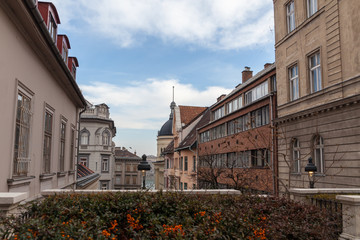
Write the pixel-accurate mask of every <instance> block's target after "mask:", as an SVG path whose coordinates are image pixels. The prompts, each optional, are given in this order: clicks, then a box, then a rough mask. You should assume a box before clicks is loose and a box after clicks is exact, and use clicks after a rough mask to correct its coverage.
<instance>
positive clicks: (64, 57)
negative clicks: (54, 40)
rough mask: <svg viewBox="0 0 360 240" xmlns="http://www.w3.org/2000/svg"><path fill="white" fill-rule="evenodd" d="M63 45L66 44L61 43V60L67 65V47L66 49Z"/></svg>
mask: <svg viewBox="0 0 360 240" xmlns="http://www.w3.org/2000/svg"><path fill="white" fill-rule="evenodd" d="M65 44H66V43H65V42H63V47H62V54H61V57H62V58H63V60H64V62H65V63H66V65H67V61H68V49H67V47H66V45H65Z"/></svg>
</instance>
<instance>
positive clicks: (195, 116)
mask: <svg viewBox="0 0 360 240" xmlns="http://www.w3.org/2000/svg"><path fill="white" fill-rule="evenodd" d="M206 109H207V108H206V107H195V106H175V107H174V109H173V112H174V117H173V123H172V132H173V140H172V141H171V142H170V143H169V145H168V146H167V147H166V148H165V150H163V153H162V156H164V164H165V169H164V185H165V188H166V189H181V190H186V189H194V188H196V173H195V172H194V171H193V170H194V166H193V164H194V163H195V164H196V160H197V156H196V148H192V147H195V146H196V143H195V142H193V141H191V140H194V139H192V135H190V136H189V134H190V133H191V134H195V133H194V131H192V130H193V129H194V127H196V126H197V124H198V122H199V121H200V120H201V119H202V116H203V113H204V112H205V111H206ZM195 135H196V134H195ZM187 136H189V137H188V138H187ZM179 147H180V148H179ZM195 169H196V167H195Z"/></svg>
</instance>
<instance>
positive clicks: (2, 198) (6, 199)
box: [0, 192, 28, 206]
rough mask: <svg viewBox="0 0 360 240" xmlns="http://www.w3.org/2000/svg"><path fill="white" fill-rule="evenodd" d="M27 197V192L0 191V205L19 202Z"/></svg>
mask: <svg viewBox="0 0 360 240" xmlns="http://www.w3.org/2000/svg"><path fill="white" fill-rule="evenodd" d="M27 198H28V193H17V192H0V206H1V205H12V204H16V203H19V202H21V201H23V200H26V199H27Z"/></svg>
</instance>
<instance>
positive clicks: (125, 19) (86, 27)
mask: <svg viewBox="0 0 360 240" xmlns="http://www.w3.org/2000/svg"><path fill="white" fill-rule="evenodd" d="M53 2H54V4H55V5H56V7H57V8H58V11H59V14H60V18H61V21H62V25H63V26H62V27H64V28H65V29H67V30H74V28H77V30H78V31H91V32H93V33H94V34H97V35H99V34H101V36H103V37H106V38H108V39H111V40H112V41H113V42H114V43H116V44H117V45H119V46H121V47H131V46H134V45H139V44H141V43H142V41H146V39H147V38H149V37H151V38H153V37H155V38H160V39H162V40H163V41H164V42H172V43H173V42H174V43H179V44H189V45H196V46H202V47H205V48H210V49H226V50H230V49H241V48H245V47H251V46H256V45H257V44H265V43H269V42H271V41H272V39H273V36H272V33H271V31H270V29H273V7H272V1H271V0H251V1H249V0H196V1H194V0H105V1H98V0H76V1H73V0H53ZM79 23H82V24H81V25H79V26H77V24H79Z"/></svg>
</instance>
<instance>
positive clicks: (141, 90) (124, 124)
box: [80, 79, 231, 130]
mask: <svg viewBox="0 0 360 240" xmlns="http://www.w3.org/2000/svg"><path fill="white" fill-rule="evenodd" d="M173 86H175V102H176V103H177V104H178V105H189V106H210V105H212V104H213V103H215V101H216V98H217V97H219V96H220V95H221V94H223V93H225V94H227V93H229V92H230V91H231V89H225V88H222V87H215V86H213V87H208V88H206V89H205V90H203V91H200V90H198V89H195V88H194V86H193V85H191V84H182V83H180V82H179V81H178V80H176V79H168V80H161V79H148V80H146V81H144V82H133V83H132V85H129V86H119V85H113V84H107V83H102V82H93V83H91V84H89V85H81V86H80V88H81V89H82V91H83V94H84V96H85V98H86V99H87V100H88V101H90V102H91V103H93V104H100V103H106V104H107V105H108V106H109V107H110V115H111V116H110V117H111V118H112V119H113V120H114V121H115V125H116V127H117V128H129V129H148V130H159V129H160V128H161V126H162V124H163V123H164V122H165V121H166V120H167V119H168V116H169V114H170V102H171V101H172V87H173Z"/></svg>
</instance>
